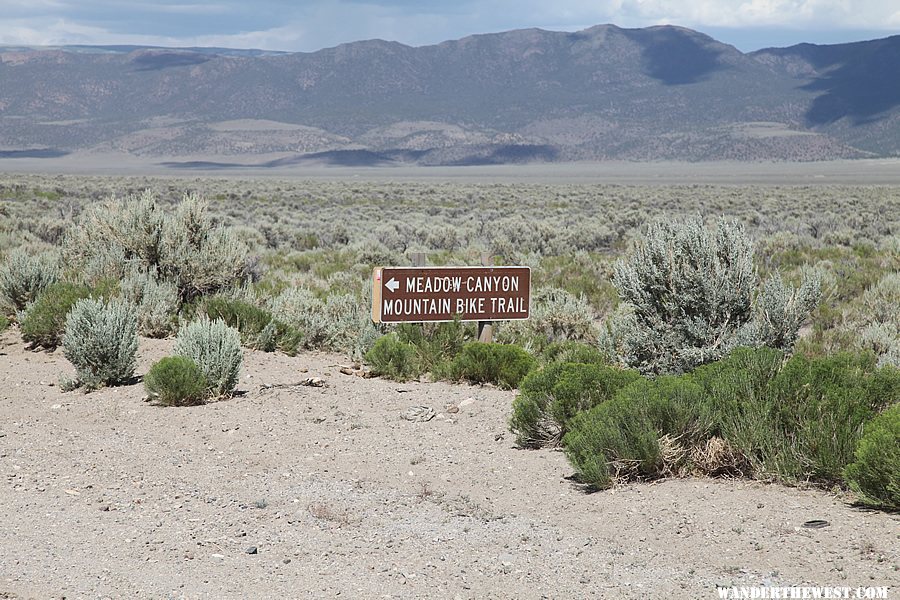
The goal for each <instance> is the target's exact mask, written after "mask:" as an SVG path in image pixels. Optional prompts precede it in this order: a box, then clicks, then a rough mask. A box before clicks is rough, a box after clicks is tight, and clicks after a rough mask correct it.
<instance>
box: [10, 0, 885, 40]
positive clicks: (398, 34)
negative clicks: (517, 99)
mask: <svg viewBox="0 0 900 600" xmlns="http://www.w3.org/2000/svg"><path fill="white" fill-rule="evenodd" d="M601 23H613V24H615V25H619V26H622V27H646V26H650V25H659V24H675V25H682V26H685V27H691V28H693V29H697V30H700V31H703V32H704V33H708V34H709V35H712V36H713V37H715V38H717V39H719V40H721V41H723V42H726V43H730V44H734V45H735V46H737V47H738V48H739V49H741V50H744V51H749V50H756V49H758V48H763V47H767V46H786V45H790V44H794V43H799V42H801V41H809V42H814V43H838V42H846V41H857V40H864V39H872V38H876V37H886V36H888V35H894V34H898V33H900V0H499V1H496V2H486V1H478V0H455V1H452V2H449V1H437V0H421V1H414V0H310V1H300V2H283V1H278V0H243V1H236V0H208V1H207V0H186V1H184V2H176V1H174V0H136V1H134V2H129V1H127V0H125V1H119V0H0V45H60V44H150V45H160V46H224V47H232V48H262V49H267V50H287V51H306V52H308V51H314V50H318V49H320V48H325V47H329V46H335V45H337V44H340V43H344V42H351V41H356V40H361V39H371V38H381V39H386V40H395V41H399V42H402V43H405V44H409V45H413V46H421V45H426V44H434V43H438V42H441V41H443V40H448V39H457V38H460V37H464V36H466V35H469V34H473V33H489V32H495V31H505V30H508V29H519V28H525V27H541V28H544V29H551V30H558V31H577V30H579V29H584V28H586V27H590V26H592V25H597V24H601Z"/></svg>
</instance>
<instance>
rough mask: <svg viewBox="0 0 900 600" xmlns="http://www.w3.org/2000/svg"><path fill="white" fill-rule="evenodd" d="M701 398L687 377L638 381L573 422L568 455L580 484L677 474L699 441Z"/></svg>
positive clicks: (604, 484)
mask: <svg viewBox="0 0 900 600" xmlns="http://www.w3.org/2000/svg"><path fill="white" fill-rule="evenodd" d="M702 394H703V391H702V389H701V388H700V386H698V385H696V384H695V383H693V382H692V381H691V380H690V377H687V376H682V377H674V376H662V377H659V378H657V379H654V380H649V379H639V380H636V381H634V382H633V383H631V384H629V385H628V386H626V387H624V388H622V389H621V390H619V392H618V393H617V394H616V395H615V397H614V398H613V399H612V400H609V401H608V402H604V403H601V404H598V405H597V406H595V407H594V408H592V409H590V410H587V411H584V412H582V413H579V414H578V415H576V416H575V417H574V418H573V419H572V420H571V428H570V431H569V432H568V433H567V434H566V435H565V437H564V438H563V445H564V446H565V451H566V456H567V457H568V458H569V461H570V462H571V463H572V465H573V466H574V467H575V469H576V470H577V472H578V476H579V478H580V479H581V480H582V481H583V482H584V483H587V484H588V485H590V486H592V487H595V488H601V489H602V488H606V487H609V486H610V485H612V484H613V483H615V482H616V481H619V480H624V479H634V478H639V479H649V478H654V477H659V476H660V475H663V474H664V473H668V472H678V471H679V469H680V468H681V467H682V466H683V465H684V464H685V463H686V462H687V461H688V460H689V456H690V453H689V449H690V448H691V447H692V446H693V445H694V444H695V443H696V440H698V439H700V438H702V437H703V435H702V432H703V425H702V424H701V422H700V418H699V406H700V404H701V397H702ZM661 440H666V444H667V446H666V447H661V444H660V442H661Z"/></svg>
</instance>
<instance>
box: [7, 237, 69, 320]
mask: <svg viewBox="0 0 900 600" xmlns="http://www.w3.org/2000/svg"><path fill="white" fill-rule="evenodd" d="M59 271H60V267H59V257H58V256H57V255H56V254H55V253H51V252H41V253H39V254H35V253H33V252H29V251H28V250H27V249H25V248H16V249H15V250H13V251H12V252H10V253H9V256H8V257H7V258H6V261H4V263H3V264H2V265H0V301H2V300H5V301H6V302H7V303H8V304H9V306H10V308H12V309H13V310H14V311H20V310H22V309H24V308H25V307H26V306H27V305H28V304H29V303H31V302H34V301H35V300H36V299H37V297H38V296H39V295H40V294H41V292H43V291H44V290H45V289H47V287H49V286H50V285H52V284H53V283H55V282H56V280H57V279H58V278H59ZM0 309H2V302H0Z"/></svg>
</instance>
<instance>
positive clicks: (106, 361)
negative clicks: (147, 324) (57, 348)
mask: <svg viewBox="0 0 900 600" xmlns="http://www.w3.org/2000/svg"><path fill="white" fill-rule="evenodd" d="M63 352H64V354H65V356H66V358H67V359H68V360H69V362H71V363H72V364H73V365H75V371H76V373H77V374H78V381H79V382H80V383H82V384H84V385H85V386H87V387H88V388H96V387H99V386H101V385H117V384H121V383H126V382H127V381H128V380H129V379H131V377H132V376H133V375H134V366H135V359H136V355H137V316H136V315H135V312H134V308H133V307H132V306H131V305H130V304H129V303H128V302H125V301H122V300H119V299H116V298H113V299H112V300H110V301H109V302H106V303H105V302H103V301H102V300H94V299H91V298H85V299H82V300H78V301H77V302H76V303H75V305H74V306H73V307H72V310H71V311H70V312H69V314H68V317H67V318H66V334H65V338H64V340H63Z"/></svg>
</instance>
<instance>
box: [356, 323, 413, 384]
mask: <svg viewBox="0 0 900 600" xmlns="http://www.w3.org/2000/svg"><path fill="white" fill-rule="evenodd" d="M365 358H366V362H367V363H369V365H370V366H371V367H372V372H373V373H374V374H375V375H379V376H381V377H387V378H388V379H393V380H395V381H407V380H409V379H415V378H417V377H419V375H421V374H422V372H423V371H422V366H421V362H419V358H418V352H417V350H416V347H415V346H413V345H412V344H410V343H408V342H404V341H402V340H400V339H399V337H398V336H397V334H396V333H389V334H387V335H385V336H382V337H381V338H379V339H378V341H377V342H375V345H374V346H373V347H372V349H371V350H369V351H368V352H367V353H366V357H365Z"/></svg>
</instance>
